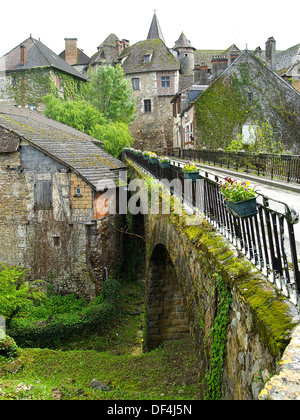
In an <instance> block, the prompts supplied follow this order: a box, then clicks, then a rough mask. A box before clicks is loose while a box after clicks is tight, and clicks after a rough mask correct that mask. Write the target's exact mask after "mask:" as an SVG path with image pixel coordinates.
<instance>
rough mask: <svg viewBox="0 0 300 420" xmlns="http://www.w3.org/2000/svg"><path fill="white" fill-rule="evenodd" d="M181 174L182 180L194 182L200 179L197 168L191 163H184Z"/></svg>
mask: <svg viewBox="0 0 300 420" xmlns="http://www.w3.org/2000/svg"><path fill="white" fill-rule="evenodd" d="M182 172H183V178H184V179H192V180H196V179H198V178H199V177H200V175H199V170H198V169H197V166H196V165H194V164H193V163H190V162H189V161H187V162H185V165H184V167H183V168H182Z"/></svg>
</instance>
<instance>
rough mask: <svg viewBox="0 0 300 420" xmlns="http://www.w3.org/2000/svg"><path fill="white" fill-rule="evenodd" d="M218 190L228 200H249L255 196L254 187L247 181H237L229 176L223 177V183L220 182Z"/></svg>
mask: <svg viewBox="0 0 300 420" xmlns="http://www.w3.org/2000/svg"><path fill="white" fill-rule="evenodd" d="M220 192H221V194H222V195H223V196H224V197H225V198H226V199H227V200H229V201H233V202H238V201H244V200H249V199H250V198H254V197H255V196H256V191H255V189H254V188H252V187H250V182H249V181H241V182H238V181H237V180H235V179H231V178H230V177H226V178H225V183H222V182H220Z"/></svg>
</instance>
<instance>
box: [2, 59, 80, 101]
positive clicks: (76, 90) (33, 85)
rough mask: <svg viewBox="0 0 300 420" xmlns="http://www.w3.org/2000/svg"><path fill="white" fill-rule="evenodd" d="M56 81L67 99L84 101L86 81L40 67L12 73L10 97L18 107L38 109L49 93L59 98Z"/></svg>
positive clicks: (9, 89) (9, 86) (9, 88)
mask: <svg viewBox="0 0 300 420" xmlns="http://www.w3.org/2000/svg"><path fill="white" fill-rule="evenodd" d="M53 74H54V78H53ZM55 79H57V80H59V83H60V91H61V92H62V93H63V95H64V98H65V99H82V94H81V91H82V88H83V86H84V84H85V82H84V81H82V80H80V79H75V78H74V77H72V76H70V75H67V74H64V73H62V72H59V71H57V70H55V71H54V73H52V71H51V70H50V68H49V67H39V68H36V69H30V70H26V71H23V72H14V73H12V74H11V80H12V83H10V84H9V85H8V88H7V89H8V95H9V97H11V98H12V99H14V100H15V101H16V103H17V104H18V105H32V106H34V107H37V106H38V105H39V104H40V103H41V102H42V98H43V97H44V96H45V95H47V94H48V93H51V94H53V95H54V96H56V97H59V88H58V87H57V80H55Z"/></svg>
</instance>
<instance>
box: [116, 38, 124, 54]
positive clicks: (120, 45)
mask: <svg viewBox="0 0 300 420" xmlns="http://www.w3.org/2000/svg"><path fill="white" fill-rule="evenodd" d="M122 51H123V42H122V41H120V40H119V39H117V40H116V54H117V56H119V55H120V54H121V52H122Z"/></svg>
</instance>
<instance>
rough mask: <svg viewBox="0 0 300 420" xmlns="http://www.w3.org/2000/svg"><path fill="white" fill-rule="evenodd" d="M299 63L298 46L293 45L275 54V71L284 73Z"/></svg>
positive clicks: (299, 51)
mask: <svg viewBox="0 0 300 420" xmlns="http://www.w3.org/2000/svg"><path fill="white" fill-rule="evenodd" d="M299 61H300V44H297V45H294V46H293V47H291V48H288V49H287V50H285V51H281V52H277V54H276V70H277V71H278V72H279V73H284V71H286V70H287V69H289V68H290V67H292V66H293V65H295V64H296V63H297V62H299Z"/></svg>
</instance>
